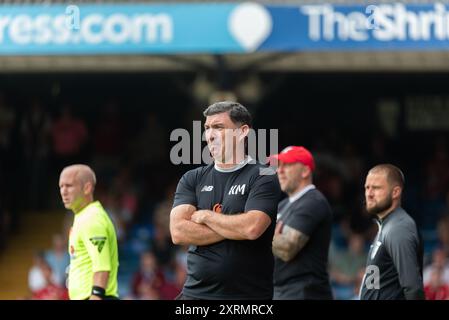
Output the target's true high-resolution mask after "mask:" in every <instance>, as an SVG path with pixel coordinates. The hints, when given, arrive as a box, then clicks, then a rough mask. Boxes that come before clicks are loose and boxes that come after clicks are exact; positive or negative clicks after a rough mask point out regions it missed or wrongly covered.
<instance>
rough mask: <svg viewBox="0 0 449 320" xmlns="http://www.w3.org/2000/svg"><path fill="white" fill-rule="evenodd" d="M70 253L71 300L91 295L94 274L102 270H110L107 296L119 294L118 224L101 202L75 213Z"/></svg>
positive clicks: (69, 280) (69, 287)
mask: <svg viewBox="0 0 449 320" xmlns="http://www.w3.org/2000/svg"><path fill="white" fill-rule="evenodd" d="M69 254H70V268H69V279H68V289H69V296H70V299H72V300H83V299H87V298H89V297H90V295H91V292H92V285H93V275H94V273H95V272H99V271H109V280H108V285H107V287H106V288H105V289H106V295H107V296H116V297H118V289H117V271H118V249H117V237H116V234H115V229H114V225H113V224H112V221H111V219H110V218H109V216H108V214H107V213H106V211H105V210H104V209H103V206H102V205H101V203H100V202H98V201H95V202H92V203H90V204H89V205H87V206H86V207H85V208H84V209H83V210H81V211H80V212H78V213H77V214H75V219H74V221H73V226H72V229H71V230H70V236H69Z"/></svg>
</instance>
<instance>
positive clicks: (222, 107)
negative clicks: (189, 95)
mask: <svg viewBox="0 0 449 320" xmlns="http://www.w3.org/2000/svg"><path fill="white" fill-rule="evenodd" d="M223 112H227V113H228V114H229V118H231V121H232V122H233V123H234V124H240V125H244V124H246V125H248V126H249V127H251V126H252V119H251V114H250V113H249V111H248V109H246V108H245V107H244V106H242V105H241V104H240V103H238V102H234V101H220V102H215V103H213V104H211V105H210V106H208V107H207V108H206V110H204V112H203V115H204V116H205V117H207V116H213V115H215V114H220V113H223Z"/></svg>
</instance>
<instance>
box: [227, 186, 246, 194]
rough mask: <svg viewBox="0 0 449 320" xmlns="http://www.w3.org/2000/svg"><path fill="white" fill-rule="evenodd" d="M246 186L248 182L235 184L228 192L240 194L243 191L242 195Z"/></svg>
mask: <svg viewBox="0 0 449 320" xmlns="http://www.w3.org/2000/svg"><path fill="white" fill-rule="evenodd" d="M245 187H246V184H242V185H239V184H237V185H235V186H232V187H231V189H229V193H228V194H239V193H241V194H242V195H243V194H245Z"/></svg>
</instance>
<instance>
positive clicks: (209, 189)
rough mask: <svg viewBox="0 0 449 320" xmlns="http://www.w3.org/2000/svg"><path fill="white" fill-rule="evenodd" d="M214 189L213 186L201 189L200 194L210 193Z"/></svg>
mask: <svg viewBox="0 0 449 320" xmlns="http://www.w3.org/2000/svg"><path fill="white" fill-rule="evenodd" d="M213 189H214V186H204V187H203V189H201V192H210V191H212V190H213Z"/></svg>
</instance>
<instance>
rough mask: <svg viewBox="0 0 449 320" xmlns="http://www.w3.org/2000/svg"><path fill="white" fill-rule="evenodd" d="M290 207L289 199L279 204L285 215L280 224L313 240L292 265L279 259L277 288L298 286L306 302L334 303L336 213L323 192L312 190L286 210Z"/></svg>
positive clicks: (276, 267) (276, 258) (276, 271)
mask: <svg viewBox="0 0 449 320" xmlns="http://www.w3.org/2000/svg"><path fill="white" fill-rule="evenodd" d="M289 204H290V203H289V199H288V198H286V199H284V200H282V201H281V202H280V203H279V212H280V213H282V214H281V216H280V218H279V220H280V221H282V222H283V223H284V225H288V226H290V227H292V228H294V229H296V230H299V231H301V232H302V233H304V234H305V235H307V236H309V241H307V243H306V245H305V246H304V248H302V249H301V251H299V253H298V254H297V255H296V256H295V257H294V258H293V259H292V260H290V261H289V262H284V261H282V260H281V259H279V258H278V257H275V271H274V285H275V286H284V285H286V286H288V285H295V286H297V287H298V291H300V292H301V293H302V294H301V298H304V299H330V298H332V295H331V288H330V284H329V275H328V273H327V260H328V254H329V245H330V240H331V232H332V210H331V208H330V206H329V203H328V202H327V200H326V198H325V197H324V196H323V194H322V193H321V192H320V191H318V190H317V189H312V190H309V191H307V192H306V193H305V194H304V195H303V196H302V197H301V198H299V199H298V200H296V201H294V202H293V203H291V204H290V206H289V207H286V206H288V205H289ZM299 288H300V289H299ZM298 291H297V292H298ZM285 298H292V299H294V298H295V297H285Z"/></svg>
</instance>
